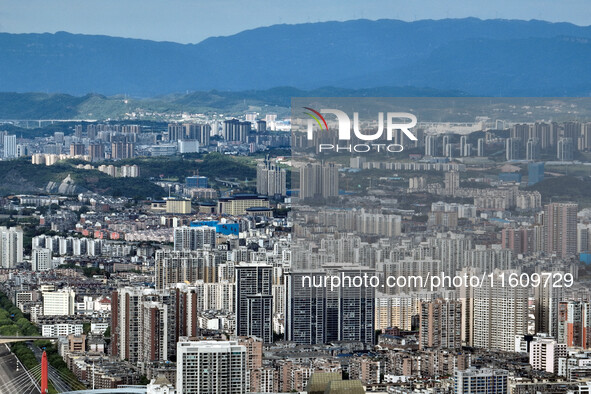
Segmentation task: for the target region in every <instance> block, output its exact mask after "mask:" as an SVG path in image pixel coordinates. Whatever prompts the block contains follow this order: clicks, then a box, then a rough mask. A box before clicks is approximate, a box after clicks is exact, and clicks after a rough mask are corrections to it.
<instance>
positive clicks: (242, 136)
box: [224, 119, 252, 142]
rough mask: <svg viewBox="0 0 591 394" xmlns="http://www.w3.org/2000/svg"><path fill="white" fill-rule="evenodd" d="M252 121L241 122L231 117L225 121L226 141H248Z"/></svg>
mask: <svg viewBox="0 0 591 394" xmlns="http://www.w3.org/2000/svg"><path fill="white" fill-rule="evenodd" d="M251 127H252V124H251V123H250V122H241V121H239V120H238V119H229V120H225V121H224V139H225V140H226V141H240V142H246V141H248V136H249V134H250V129H251Z"/></svg>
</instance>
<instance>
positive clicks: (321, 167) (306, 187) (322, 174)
mask: <svg viewBox="0 0 591 394" xmlns="http://www.w3.org/2000/svg"><path fill="white" fill-rule="evenodd" d="M299 178H300V179H299V186H300V195H299V197H300V198H301V199H307V198H330V197H337V196H338V195H339V168H338V166H337V165H336V164H335V163H309V164H306V165H305V166H303V167H301V168H300V171H299Z"/></svg>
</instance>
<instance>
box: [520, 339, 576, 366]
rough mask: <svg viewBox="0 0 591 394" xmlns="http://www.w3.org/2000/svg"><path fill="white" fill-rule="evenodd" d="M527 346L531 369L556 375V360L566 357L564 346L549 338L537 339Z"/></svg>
mask: <svg viewBox="0 0 591 394" xmlns="http://www.w3.org/2000/svg"><path fill="white" fill-rule="evenodd" d="M529 346H530V349H529V363H530V365H531V367H532V369H535V370H538V371H546V372H549V373H558V359H559V358H561V357H566V356H567V351H566V344H564V343H558V342H557V341H556V340H555V339H554V338H551V337H537V338H535V340H534V341H532V342H531V343H530V345H529Z"/></svg>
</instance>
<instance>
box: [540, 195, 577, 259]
mask: <svg viewBox="0 0 591 394" xmlns="http://www.w3.org/2000/svg"><path fill="white" fill-rule="evenodd" d="M578 208H579V206H578V204H576V203H550V204H548V205H546V206H545V207H544V244H545V245H544V246H545V252H546V253H547V254H549V255H552V254H556V256H558V257H559V258H567V257H569V256H572V255H575V254H576V253H577V212H578Z"/></svg>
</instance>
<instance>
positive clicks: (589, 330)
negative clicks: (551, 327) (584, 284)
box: [556, 301, 591, 349]
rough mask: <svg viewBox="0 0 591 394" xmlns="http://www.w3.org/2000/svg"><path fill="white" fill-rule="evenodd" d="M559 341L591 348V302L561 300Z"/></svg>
mask: <svg viewBox="0 0 591 394" xmlns="http://www.w3.org/2000/svg"><path fill="white" fill-rule="evenodd" d="M557 331H558V332H557V338H556V339H557V341H558V342H559V343H566V345H567V346H568V347H580V348H583V349H589V348H591V303H590V302H587V301H561V302H559V303H558V328H557Z"/></svg>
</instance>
